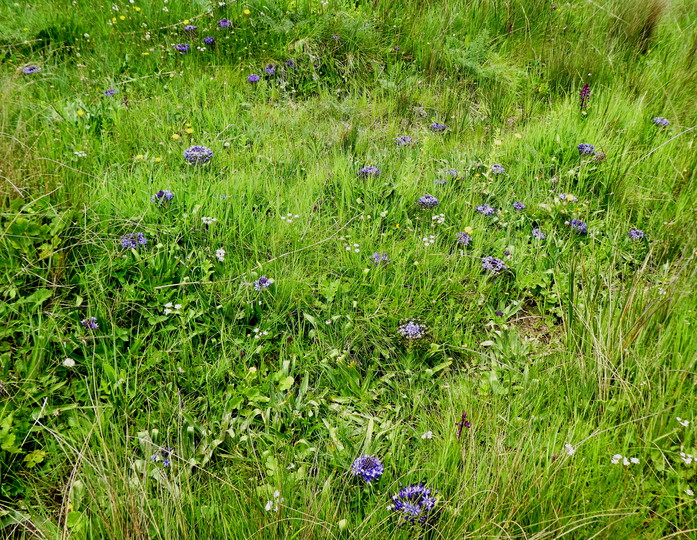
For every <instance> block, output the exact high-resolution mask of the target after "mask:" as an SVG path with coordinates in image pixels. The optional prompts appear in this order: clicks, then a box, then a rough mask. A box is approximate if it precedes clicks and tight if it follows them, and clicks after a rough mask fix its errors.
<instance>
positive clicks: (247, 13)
mask: <svg viewBox="0 0 697 540" xmlns="http://www.w3.org/2000/svg"><path fill="white" fill-rule="evenodd" d="M242 13H244V14H245V15H251V14H252V12H251V11H249V10H248V9H246V8H245V10H244V11H243V12H242Z"/></svg>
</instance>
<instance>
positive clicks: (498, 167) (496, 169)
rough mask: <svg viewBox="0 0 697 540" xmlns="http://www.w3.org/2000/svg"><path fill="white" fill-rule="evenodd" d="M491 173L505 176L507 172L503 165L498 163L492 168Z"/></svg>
mask: <svg viewBox="0 0 697 540" xmlns="http://www.w3.org/2000/svg"><path fill="white" fill-rule="evenodd" d="M491 172H492V174H503V173H505V172H506V169H504V168H503V165H500V164H498V163H494V164H493V165H492V166H491Z"/></svg>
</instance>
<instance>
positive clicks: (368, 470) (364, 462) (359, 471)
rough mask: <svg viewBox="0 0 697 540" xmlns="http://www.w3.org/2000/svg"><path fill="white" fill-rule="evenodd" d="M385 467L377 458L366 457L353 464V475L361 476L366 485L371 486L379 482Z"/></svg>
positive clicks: (357, 459)
mask: <svg viewBox="0 0 697 540" xmlns="http://www.w3.org/2000/svg"><path fill="white" fill-rule="evenodd" d="M384 471H385V467H384V466H383V464H382V461H380V460H379V459H378V458H376V457H375V456H368V455H364V456H361V457H359V458H356V460H355V461H354V462H353V465H352V466H351V473H352V474H353V476H360V477H361V478H362V479H363V480H364V481H365V482H366V483H368V484H370V483H371V482H373V481H374V480H379V479H380V476H382V473H383V472H384Z"/></svg>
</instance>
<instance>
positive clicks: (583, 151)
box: [577, 143, 595, 156]
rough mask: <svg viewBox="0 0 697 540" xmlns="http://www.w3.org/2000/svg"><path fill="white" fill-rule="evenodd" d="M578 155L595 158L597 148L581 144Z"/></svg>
mask: <svg viewBox="0 0 697 540" xmlns="http://www.w3.org/2000/svg"><path fill="white" fill-rule="evenodd" d="M577 148H578V153H579V154H580V155H582V156H593V155H595V146H593V145H592V144H588V143H581V144H579V145H578V146H577Z"/></svg>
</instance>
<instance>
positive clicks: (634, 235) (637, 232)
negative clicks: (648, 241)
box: [627, 229, 646, 240]
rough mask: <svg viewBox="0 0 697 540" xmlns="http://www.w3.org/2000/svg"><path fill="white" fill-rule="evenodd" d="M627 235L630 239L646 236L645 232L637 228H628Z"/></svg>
mask: <svg viewBox="0 0 697 540" xmlns="http://www.w3.org/2000/svg"><path fill="white" fill-rule="evenodd" d="M627 235H628V236H629V238H630V239H631V240H640V239H642V238H646V233H644V231H641V230H639V229H630V230H629V232H628V233H627Z"/></svg>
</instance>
